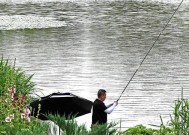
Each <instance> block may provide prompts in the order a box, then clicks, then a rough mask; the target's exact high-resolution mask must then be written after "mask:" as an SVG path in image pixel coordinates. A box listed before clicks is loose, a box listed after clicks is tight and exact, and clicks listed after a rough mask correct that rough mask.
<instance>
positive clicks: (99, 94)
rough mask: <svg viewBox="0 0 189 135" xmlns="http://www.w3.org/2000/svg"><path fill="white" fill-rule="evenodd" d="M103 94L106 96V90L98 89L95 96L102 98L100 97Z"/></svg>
mask: <svg viewBox="0 0 189 135" xmlns="http://www.w3.org/2000/svg"><path fill="white" fill-rule="evenodd" d="M104 94H106V90H104V89H100V90H99V91H98V93H97V96H98V97H100V96H102V95H104Z"/></svg>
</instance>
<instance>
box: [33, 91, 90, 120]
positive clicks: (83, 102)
mask: <svg viewBox="0 0 189 135" xmlns="http://www.w3.org/2000/svg"><path fill="white" fill-rule="evenodd" d="M39 104H40V105H41V107H40V108H39ZM30 106H31V107H32V116H35V117H36V116H37V115H38V118H39V119H42V120H47V117H46V114H49V113H50V114H59V115H60V116H65V117H68V116H70V115H72V116H75V117H78V116H81V115H84V114H87V113H90V112H91V108H92V102H91V101H89V100H87V99H84V98H81V97H78V96H76V95H74V94H71V93H52V94H50V95H48V96H45V97H42V98H41V99H38V100H35V101H33V102H32V103H30ZM38 113H39V114H38Z"/></svg>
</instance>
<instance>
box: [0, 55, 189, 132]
mask: <svg viewBox="0 0 189 135" xmlns="http://www.w3.org/2000/svg"><path fill="white" fill-rule="evenodd" d="M0 76H1V78H0V86H1V87H0V106H1V113H0V135H7V134H8V135H21V134H25V135H26V134H27V135H36V134H37V135H47V134H49V133H50V131H51V133H52V134H58V132H59V131H57V129H56V130H53V131H52V127H51V128H50V125H49V124H47V123H44V122H41V121H40V120H38V119H36V118H33V117H30V114H31V113H32V112H30V108H29V103H30V102H31V100H32V97H31V96H30V93H32V92H34V90H35V89H34V86H35V84H34V83H33V82H32V81H31V78H32V75H31V76H27V75H25V72H24V71H22V70H21V69H16V67H15V62H14V64H13V65H10V64H9V60H7V59H3V58H1V60H0ZM49 119H50V120H51V121H52V122H54V123H55V124H56V125H58V126H59V127H60V130H61V131H62V132H61V134H62V135H181V134H182V135H187V134H188V130H189V101H188V99H184V98H183V90H182V94H181V98H180V99H178V100H176V101H175V105H174V112H173V114H172V115H171V117H170V121H169V123H168V124H164V123H163V119H161V117H160V119H161V121H162V124H161V125H159V126H158V128H156V129H152V128H146V127H145V126H143V125H138V126H135V127H131V128H129V129H127V130H126V131H119V129H117V128H115V126H116V124H117V123H109V124H107V125H100V126H96V127H95V128H93V129H92V130H90V131H89V130H87V128H86V126H85V125H78V124H77V122H76V121H75V119H73V118H70V120H66V119H65V118H64V117H60V116H59V115H57V116H53V115H49ZM53 129H55V128H53Z"/></svg>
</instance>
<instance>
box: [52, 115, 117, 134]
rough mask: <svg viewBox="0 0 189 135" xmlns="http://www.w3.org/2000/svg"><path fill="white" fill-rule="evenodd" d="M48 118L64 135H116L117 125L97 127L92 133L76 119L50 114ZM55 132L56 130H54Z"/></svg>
mask: <svg viewBox="0 0 189 135" xmlns="http://www.w3.org/2000/svg"><path fill="white" fill-rule="evenodd" d="M48 118H49V119H50V120H51V121H53V122H54V123H56V124H57V125H58V126H59V127H60V129H61V132H62V135H114V134H115V133H116V130H115V129H114V128H113V127H114V126H115V124H113V123H110V124H104V125H95V126H94V127H93V128H92V129H91V130H90V131H88V130H87V129H86V126H85V125H80V126H79V125H78V124H77V122H76V121H75V120H74V117H71V116H70V117H68V118H67V119H66V117H63V116H60V115H58V114H57V115H51V114H49V116H48ZM54 129H55V130H54V132H57V131H56V128H54Z"/></svg>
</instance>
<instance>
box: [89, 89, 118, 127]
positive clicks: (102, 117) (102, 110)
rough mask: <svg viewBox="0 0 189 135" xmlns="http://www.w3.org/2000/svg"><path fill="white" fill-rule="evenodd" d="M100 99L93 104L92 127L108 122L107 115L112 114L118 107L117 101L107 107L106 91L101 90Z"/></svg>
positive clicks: (98, 94) (99, 92)
mask: <svg viewBox="0 0 189 135" xmlns="http://www.w3.org/2000/svg"><path fill="white" fill-rule="evenodd" d="M97 96H98V98H97V99H96V100H95V101H94V103H93V113H92V126H93V125H95V124H105V123H106V122H107V114H110V113H111V112H112V111H113V110H114V108H115V107H116V106H117V104H118V103H117V101H115V102H114V103H113V104H110V105H108V106H105V104H104V103H103V101H104V100H105V99H106V91H105V90H103V89H100V90H99V91H98V93H97Z"/></svg>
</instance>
